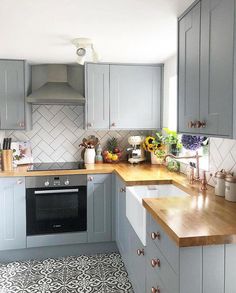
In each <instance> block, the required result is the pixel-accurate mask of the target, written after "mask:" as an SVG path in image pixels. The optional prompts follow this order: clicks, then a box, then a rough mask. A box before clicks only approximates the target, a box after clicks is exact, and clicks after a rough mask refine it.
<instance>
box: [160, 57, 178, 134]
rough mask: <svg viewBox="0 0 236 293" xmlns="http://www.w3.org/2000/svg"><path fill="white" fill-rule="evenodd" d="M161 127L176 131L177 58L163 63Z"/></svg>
mask: <svg viewBox="0 0 236 293" xmlns="http://www.w3.org/2000/svg"><path fill="white" fill-rule="evenodd" d="M163 127H168V128H170V129H171V130H176V129H177V56H176V55H174V56H172V57H171V58H169V59H167V60H166V61H165V66H164V102H163Z"/></svg>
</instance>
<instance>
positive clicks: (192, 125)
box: [188, 121, 196, 128]
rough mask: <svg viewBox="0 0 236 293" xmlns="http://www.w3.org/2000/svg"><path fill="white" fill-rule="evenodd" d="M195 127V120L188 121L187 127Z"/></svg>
mask: <svg viewBox="0 0 236 293" xmlns="http://www.w3.org/2000/svg"><path fill="white" fill-rule="evenodd" d="M195 127H196V122H195V121H190V122H188V128H195Z"/></svg>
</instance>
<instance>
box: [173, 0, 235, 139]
mask: <svg viewBox="0 0 236 293" xmlns="http://www.w3.org/2000/svg"><path fill="white" fill-rule="evenodd" d="M234 13H235V0H214V1H213V0H202V1H200V2H199V3H197V4H196V5H195V6H194V7H193V8H192V9H190V10H189V11H188V12H187V13H186V14H185V15H184V16H183V17H182V18H180V20H179V48H178V49H179V50H178V62H179V65H178V73H179V77H178V79H179V80H178V89H179V90H178V101H179V104H178V131H179V132H183V133H197V134H203V135H214V136H223V137H232V134H233V123H232V121H233V95H234V93H233V86H234V42H235V40H234V33H235V28H234V20H235V14H234Z"/></svg>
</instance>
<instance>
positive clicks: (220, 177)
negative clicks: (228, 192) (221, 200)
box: [215, 169, 226, 196]
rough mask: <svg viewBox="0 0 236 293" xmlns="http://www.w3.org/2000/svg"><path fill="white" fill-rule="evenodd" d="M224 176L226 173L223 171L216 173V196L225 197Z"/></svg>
mask: <svg viewBox="0 0 236 293" xmlns="http://www.w3.org/2000/svg"><path fill="white" fill-rule="evenodd" d="M225 176H226V172H225V170H224V169H222V170H221V171H218V172H216V174H215V178H216V185H215V194H216V195H218V196H225Z"/></svg>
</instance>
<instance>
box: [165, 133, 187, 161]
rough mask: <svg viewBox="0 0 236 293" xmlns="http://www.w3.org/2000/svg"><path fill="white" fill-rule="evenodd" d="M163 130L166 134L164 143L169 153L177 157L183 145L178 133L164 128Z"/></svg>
mask: <svg viewBox="0 0 236 293" xmlns="http://www.w3.org/2000/svg"><path fill="white" fill-rule="evenodd" d="M163 130H164V132H165V133H166V136H165V138H164V142H165V144H166V145H167V146H168V148H169V153H171V154H172V155H174V156H177V155H178V154H179V152H180V150H181V149H182V143H181V141H180V138H179V135H178V133H177V132H176V131H173V130H170V129H169V128H163Z"/></svg>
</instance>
